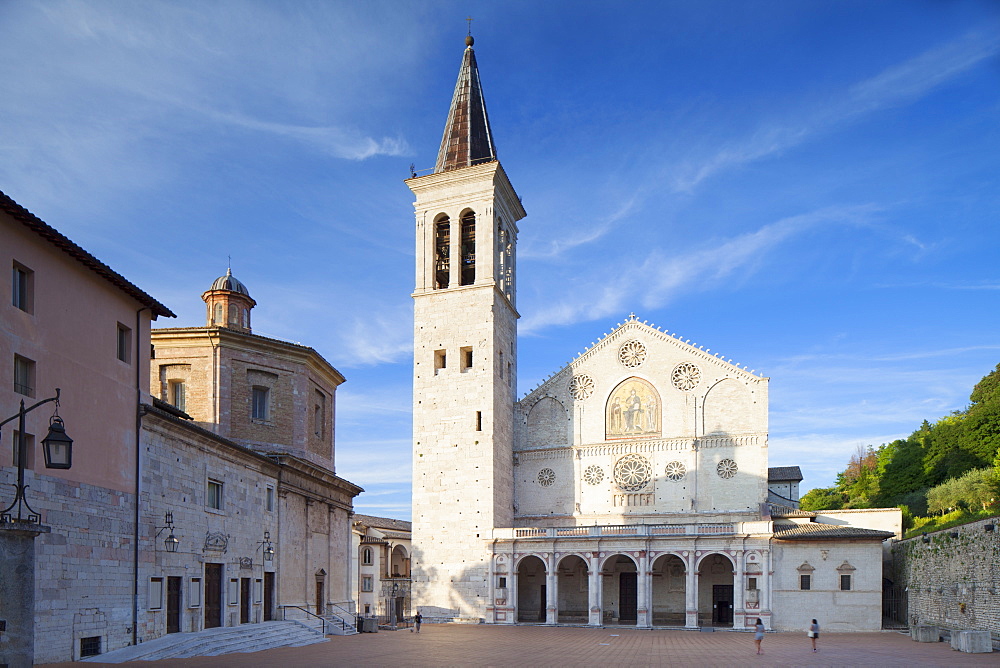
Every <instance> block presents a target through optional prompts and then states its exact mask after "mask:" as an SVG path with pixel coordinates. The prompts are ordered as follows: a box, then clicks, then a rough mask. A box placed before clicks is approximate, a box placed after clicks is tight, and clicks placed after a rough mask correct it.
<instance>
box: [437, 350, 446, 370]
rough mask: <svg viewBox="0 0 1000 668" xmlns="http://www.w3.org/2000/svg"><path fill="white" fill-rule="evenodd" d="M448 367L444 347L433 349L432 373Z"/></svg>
mask: <svg viewBox="0 0 1000 668" xmlns="http://www.w3.org/2000/svg"><path fill="white" fill-rule="evenodd" d="M446 368H448V355H447V353H445V351H444V349H441V350H435V351H434V373H437V372H438V371H440V370H441V369H446Z"/></svg>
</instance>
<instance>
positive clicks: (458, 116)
mask: <svg viewBox="0 0 1000 668" xmlns="http://www.w3.org/2000/svg"><path fill="white" fill-rule="evenodd" d="M470 26H471V22H470ZM474 42H475V40H474V39H473V38H472V34H471V28H470V34H469V35H468V36H467V37H466V38H465V44H466V47H465V54H464V55H463V56H462V67H461V69H459V71H458V82H457V83H456V84H455V93H454V95H453V96H452V98H451V109H450V110H449V111H448V121H447V122H446V123H445V126H444V136H443V137H442V138H441V148H440V149H439V150H438V157H437V163H436V164H435V166H434V172H435V173H437V172H446V171H449V170H452V169H458V168H460V167H469V166H470V165H477V164H479V163H482V162H489V161H491V160H496V159H497V154H496V148H495V146H494V145H493V131H492V130H491V129H490V117H489V115H487V113H486V101H485V100H484V99H483V89H482V86H481V85H480V83H479V68H478V67H477V65H476V54H475V51H473V49H472V45H473V43H474Z"/></svg>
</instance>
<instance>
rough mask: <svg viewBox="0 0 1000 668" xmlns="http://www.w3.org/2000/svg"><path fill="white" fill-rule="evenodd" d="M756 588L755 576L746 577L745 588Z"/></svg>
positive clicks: (751, 589)
mask: <svg viewBox="0 0 1000 668" xmlns="http://www.w3.org/2000/svg"><path fill="white" fill-rule="evenodd" d="M756 588H757V578H747V589H749V590H750V591H753V590H754V589H756Z"/></svg>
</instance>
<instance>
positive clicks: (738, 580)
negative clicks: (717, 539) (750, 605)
mask: <svg viewBox="0 0 1000 668" xmlns="http://www.w3.org/2000/svg"><path fill="white" fill-rule="evenodd" d="M744 554H745V552H743V550H738V551H737V552H736V571H735V572H734V573H733V628H734V629H742V628H746V610H744V609H743V594H744V590H745V589H746V578H745V577H743V555H744Z"/></svg>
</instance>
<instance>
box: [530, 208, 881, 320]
mask: <svg viewBox="0 0 1000 668" xmlns="http://www.w3.org/2000/svg"><path fill="white" fill-rule="evenodd" d="M878 211H879V209H878V208H877V207H875V206H872V205H858V206H845V207H834V208H826V209H822V210H819V211H813V212H810V213H806V214H802V215H798V216H792V217H789V218H784V219H782V220H778V221H776V222H773V223H770V224H767V225H764V226H763V227H761V228H759V229H758V230H756V231H754V232H749V233H747V234H743V235H739V236H737V237H734V238H732V239H728V240H725V241H723V242H721V243H719V244H717V245H715V246H713V247H710V248H704V249H702V250H698V251H693V252H684V253H679V254H676V255H674V256H667V255H666V254H665V253H664V252H663V251H662V250H660V249H653V250H651V251H649V252H648V253H647V255H646V257H645V259H644V260H643V261H642V262H641V263H638V268H637V270H636V272H635V274H636V275H638V276H642V277H643V280H642V281H629V282H623V283H616V284H613V285H609V284H608V283H607V281H604V280H603V279H601V280H598V279H595V280H592V281H589V282H582V283H580V284H576V285H574V286H573V288H572V289H571V291H570V292H568V293H567V294H565V295H564V296H563V298H562V299H561V300H559V301H557V302H555V303H553V302H548V303H546V304H545V307H544V309H539V310H537V311H535V312H534V313H531V314H529V315H527V316H526V317H525V318H524V320H523V321H522V323H521V324H520V325H519V327H518V330H519V332H521V333H522V334H532V333H536V332H538V331H539V330H541V329H543V328H545V327H550V326H553V325H568V324H572V323H575V322H580V321H585V320H594V319H598V318H603V317H607V316H609V315H613V314H616V313H622V312H624V311H626V310H627V308H626V306H625V305H626V304H635V303H640V304H642V305H643V307H644V308H649V309H653V308H659V307H662V306H664V305H665V304H667V303H669V302H670V301H671V300H672V299H674V298H676V297H677V295H678V294H681V293H682V292H685V291H692V290H697V291H704V290H708V289H711V288H713V287H716V286H718V285H719V284H720V283H722V282H724V281H726V280H728V279H730V278H731V277H732V276H733V275H734V274H736V273H737V272H741V273H742V274H743V275H744V276H749V275H751V274H753V273H754V272H756V271H758V270H759V269H760V268H761V267H762V266H763V264H764V260H765V255H766V254H767V253H768V251H770V250H771V249H773V248H775V247H776V246H778V245H779V244H781V243H782V242H784V241H786V240H787V239H789V238H791V237H793V236H796V235H800V234H804V233H806V232H807V231H809V230H810V229H812V228H814V227H816V226H819V225H826V224H838V225H856V224H858V223H860V222H862V221H865V220H867V219H868V218H870V217H871V216H873V215H875V214H877V213H878ZM591 273H592V274H594V275H595V276H604V275H606V273H610V272H600V271H597V272H594V271H592V272H591Z"/></svg>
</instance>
